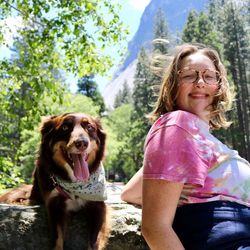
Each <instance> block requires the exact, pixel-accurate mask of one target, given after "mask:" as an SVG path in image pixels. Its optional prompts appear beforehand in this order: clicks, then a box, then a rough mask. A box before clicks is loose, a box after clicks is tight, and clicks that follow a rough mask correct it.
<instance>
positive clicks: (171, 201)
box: [142, 179, 184, 250]
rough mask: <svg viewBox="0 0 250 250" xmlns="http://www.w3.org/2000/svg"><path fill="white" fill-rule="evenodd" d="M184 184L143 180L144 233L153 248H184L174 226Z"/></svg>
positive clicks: (163, 249) (176, 249) (181, 249)
mask: <svg viewBox="0 0 250 250" xmlns="http://www.w3.org/2000/svg"><path fill="white" fill-rule="evenodd" d="M182 188H183V184H181V183H174V182H167V181H165V180H154V179H144V180H143V202H142V234H143V236H144V238H145V240H146V241H147V243H148V245H149V247H150V249H151V250H183V249H184V247H183V245H182V244H181V241H180V240H179V238H178V236H177V235H176V233H175V232H174V230H173V228H172V224H173V220H174V216H175V212H176V208H177V204H178V200H179V198H180V194H181V191H182Z"/></svg>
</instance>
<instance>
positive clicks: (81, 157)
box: [72, 154, 89, 181]
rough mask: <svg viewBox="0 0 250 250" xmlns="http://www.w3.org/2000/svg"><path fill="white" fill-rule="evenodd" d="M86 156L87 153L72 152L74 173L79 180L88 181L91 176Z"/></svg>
mask: <svg viewBox="0 0 250 250" xmlns="http://www.w3.org/2000/svg"><path fill="white" fill-rule="evenodd" d="M85 158H86V155H85V154H72V160H73V162H74V175H75V177H76V179H77V180H78V181H86V180H87V179H88V178H89V168H88V163H87V162H86V160H85Z"/></svg>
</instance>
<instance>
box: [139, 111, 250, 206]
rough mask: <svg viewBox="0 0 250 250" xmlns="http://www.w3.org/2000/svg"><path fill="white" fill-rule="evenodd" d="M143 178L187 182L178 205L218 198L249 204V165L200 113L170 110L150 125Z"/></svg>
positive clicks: (146, 142) (145, 148)
mask: <svg viewBox="0 0 250 250" xmlns="http://www.w3.org/2000/svg"><path fill="white" fill-rule="evenodd" d="M144 151H145V153H144V164H143V165H144V166H143V167H144V168H143V169H144V170H143V178H144V179H163V180H166V181H170V182H180V183H184V188H183V191H182V194H181V197H180V200H179V205H183V204H189V203H199V202H209V201H216V200H227V201H232V202H237V203H240V204H244V205H246V206H249V207H250V164H249V162H247V161H246V160H244V159H243V158H241V157H240V156H239V155H238V153H237V151H235V150H231V149H229V148H228V147H227V146H226V145H224V144H223V143H222V142H220V141H219V140H218V139H216V138H215V137H214V136H213V135H212V134H211V133H210V132H209V125H208V124H206V123H205V122H204V121H203V120H201V119H200V118H199V117H198V116H196V115H194V114H191V113H188V112H185V111H174V112H169V113H167V114H165V115H163V116H162V117H160V118H159V119H158V120H157V121H156V122H155V123H154V124H153V126H152V127H151V129H150V131H149V133H148V135H147V138H146V141H145V146H144Z"/></svg>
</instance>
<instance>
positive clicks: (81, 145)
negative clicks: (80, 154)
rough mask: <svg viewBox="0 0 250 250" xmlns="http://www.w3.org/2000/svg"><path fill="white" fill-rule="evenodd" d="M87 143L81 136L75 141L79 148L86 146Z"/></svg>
mask: <svg viewBox="0 0 250 250" xmlns="http://www.w3.org/2000/svg"><path fill="white" fill-rule="evenodd" d="M88 145H89V142H88V140H86V139H84V138H81V139H78V140H76V141H75V146H76V147H77V148H78V149H79V148H87V147H88Z"/></svg>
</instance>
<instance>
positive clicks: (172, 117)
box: [152, 110, 209, 134]
mask: <svg viewBox="0 0 250 250" xmlns="http://www.w3.org/2000/svg"><path fill="white" fill-rule="evenodd" d="M167 126H178V127H180V128H182V129H184V130H186V131H187V132H189V133H192V134H193V133H194V134H196V133H197V132H198V131H199V130H206V131H208V130H209V125H208V124H206V123H205V122H204V121H203V120H201V119H200V118H199V117H198V116H197V115H194V114H192V113H190V112H187V111H183V110H177V111H172V112H168V113H166V114H164V115H162V116H161V117H159V118H158V119H157V120H156V122H155V123H154V124H153V126H152V129H153V130H155V129H159V128H162V127H167Z"/></svg>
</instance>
